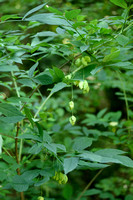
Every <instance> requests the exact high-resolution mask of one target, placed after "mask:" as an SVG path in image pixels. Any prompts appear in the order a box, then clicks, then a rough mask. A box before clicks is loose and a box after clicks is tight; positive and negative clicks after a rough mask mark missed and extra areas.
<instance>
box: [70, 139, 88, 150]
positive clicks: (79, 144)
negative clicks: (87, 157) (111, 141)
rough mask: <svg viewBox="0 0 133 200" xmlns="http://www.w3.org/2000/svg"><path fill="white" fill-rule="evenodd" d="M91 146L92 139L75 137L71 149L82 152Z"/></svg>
mask: <svg viewBox="0 0 133 200" xmlns="http://www.w3.org/2000/svg"><path fill="white" fill-rule="evenodd" d="M91 145H92V139H91V138H88V137H77V138H76V139H75V140H74V144H73V149H74V150H75V151H82V150H83V149H86V148H87V147H90V146H91Z"/></svg>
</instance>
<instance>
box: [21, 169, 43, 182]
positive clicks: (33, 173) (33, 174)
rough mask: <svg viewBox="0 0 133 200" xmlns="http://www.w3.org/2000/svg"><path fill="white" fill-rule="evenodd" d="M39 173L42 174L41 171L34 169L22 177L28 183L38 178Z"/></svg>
mask: <svg viewBox="0 0 133 200" xmlns="http://www.w3.org/2000/svg"><path fill="white" fill-rule="evenodd" d="M39 173H40V170H38V169H33V170H28V171H26V172H24V173H23V174H22V175H21V176H22V177H23V178H24V179H25V180H26V181H27V182H28V181H31V180H32V179H34V178H36V177H37V176H38V175H39Z"/></svg>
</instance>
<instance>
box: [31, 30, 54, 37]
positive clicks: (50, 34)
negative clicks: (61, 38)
mask: <svg viewBox="0 0 133 200" xmlns="http://www.w3.org/2000/svg"><path fill="white" fill-rule="evenodd" d="M57 35H58V34H57V33H55V32H52V31H42V32H38V33H37V34H35V35H34V36H33V37H55V36H57Z"/></svg>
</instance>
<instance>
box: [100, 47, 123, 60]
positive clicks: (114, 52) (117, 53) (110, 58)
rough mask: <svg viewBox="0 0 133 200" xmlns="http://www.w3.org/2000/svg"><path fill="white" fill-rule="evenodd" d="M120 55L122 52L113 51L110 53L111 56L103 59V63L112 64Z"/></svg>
mask: <svg viewBox="0 0 133 200" xmlns="http://www.w3.org/2000/svg"><path fill="white" fill-rule="evenodd" d="M119 54H120V51H119V50H117V51H113V52H112V53H110V54H109V55H107V56H105V57H104V59H103V62H110V61H113V60H114V59H115V58H117V57H118V56H119Z"/></svg>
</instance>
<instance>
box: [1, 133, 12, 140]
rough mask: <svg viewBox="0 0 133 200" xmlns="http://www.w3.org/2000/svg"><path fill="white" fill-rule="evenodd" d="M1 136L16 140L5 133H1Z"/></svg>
mask: <svg viewBox="0 0 133 200" xmlns="http://www.w3.org/2000/svg"><path fill="white" fill-rule="evenodd" d="M0 135H3V136H6V137H9V138H12V139H15V138H14V137H12V136H10V135H6V134H4V133H0Z"/></svg>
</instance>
